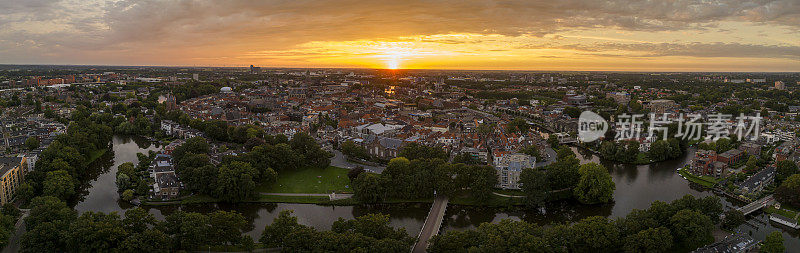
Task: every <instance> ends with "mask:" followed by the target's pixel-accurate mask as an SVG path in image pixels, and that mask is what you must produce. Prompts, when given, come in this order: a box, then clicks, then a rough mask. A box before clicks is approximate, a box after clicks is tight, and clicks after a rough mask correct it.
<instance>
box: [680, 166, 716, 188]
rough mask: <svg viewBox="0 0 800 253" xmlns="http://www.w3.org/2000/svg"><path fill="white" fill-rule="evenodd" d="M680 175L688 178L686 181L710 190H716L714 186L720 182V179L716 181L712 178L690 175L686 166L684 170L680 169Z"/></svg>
mask: <svg viewBox="0 0 800 253" xmlns="http://www.w3.org/2000/svg"><path fill="white" fill-rule="evenodd" d="M678 174H680V175H681V176H683V178H686V180H689V182H692V183H696V184H699V185H702V186H704V187H706V188H709V189H711V188H714V185H716V184H717V183H718V182H719V179H716V178H714V177H711V176H696V175H694V174H692V173H690V172H689V171H688V170H687V169H686V167H685V166H684V167H683V168H680V169H678Z"/></svg>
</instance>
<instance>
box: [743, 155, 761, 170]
mask: <svg viewBox="0 0 800 253" xmlns="http://www.w3.org/2000/svg"><path fill="white" fill-rule="evenodd" d="M745 166H746V167H745V171H747V172H748V173H755V172H756V171H758V158H756V156H754V155H751V156H750V157H749V158H748V159H747V163H746V164H745Z"/></svg>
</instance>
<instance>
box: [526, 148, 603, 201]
mask: <svg viewBox="0 0 800 253" xmlns="http://www.w3.org/2000/svg"><path fill="white" fill-rule="evenodd" d="M520 184H521V186H520V187H521V188H522V192H523V193H525V205H526V206H528V207H531V208H536V207H540V206H542V205H543V204H544V203H545V202H546V201H548V200H557V199H562V198H569V197H572V198H575V199H576V200H578V201H580V202H581V203H584V204H601V203H607V202H611V201H612V200H613V194H614V189H616V185H615V184H614V181H612V179H611V175H609V173H608V169H606V168H605V167H603V166H602V165H600V164H596V163H588V164H583V165H581V164H580V161H579V160H578V158H577V157H576V156H575V153H574V152H572V150H571V149H570V148H569V147H567V146H561V147H560V148H558V150H557V152H556V161H555V162H553V163H552V164H550V165H547V166H545V167H542V168H527V169H523V170H522V173H521V174H520Z"/></svg>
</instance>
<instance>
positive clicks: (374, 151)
mask: <svg viewBox="0 0 800 253" xmlns="http://www.w3.org/2000/svg"><path fill="white" fill-rule="evenodd" d="M371 137H372V138H367V139H371V140H365V146H364V147H365V148H366V149H367V153H369V154H370V155H373V156H376V157H379V158H382V159H392V158H395V157H397V155H398V154H400V150H402V149H403V147H405V146H406V145H405V143H404V142H403V140H400V139H395V138H387V137H378V136H374V135H373V136H371Z"/></svg>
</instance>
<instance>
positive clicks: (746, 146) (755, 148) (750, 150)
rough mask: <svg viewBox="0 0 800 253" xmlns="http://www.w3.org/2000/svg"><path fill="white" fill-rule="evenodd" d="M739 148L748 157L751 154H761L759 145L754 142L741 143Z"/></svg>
mask: <svg viewBox="0 0 800 253" xmlns="http://www.w3.org/2000/svg"><path fill="white" fill-rule="evenodd" d="M739 150H741V151H744V152H745V153H746V154H747V156H748V157H749V156H751V155H754V156H759V155H761V145H758V144H756V143H754V142H745V143H742V145H739Z"/></svg>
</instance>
